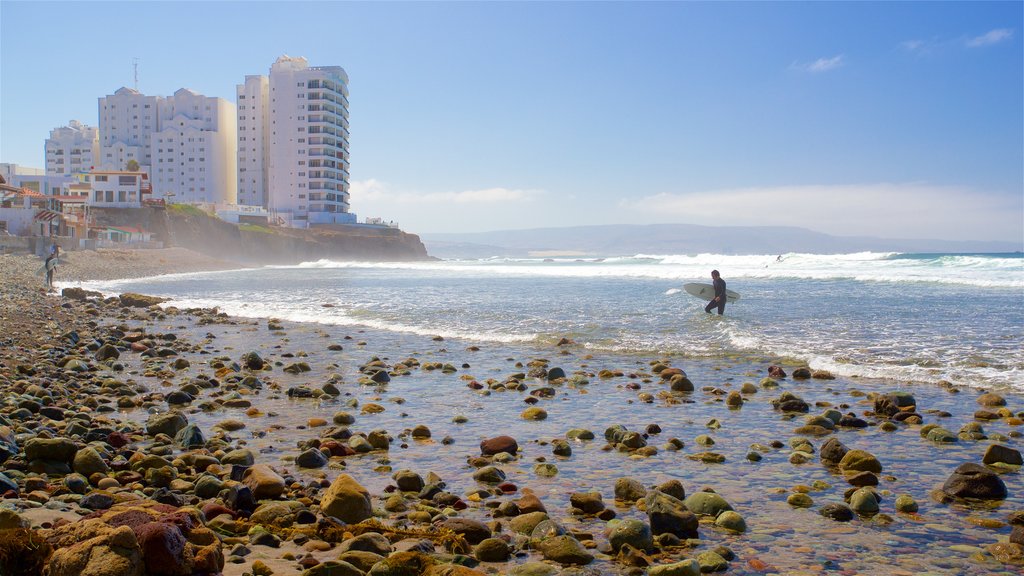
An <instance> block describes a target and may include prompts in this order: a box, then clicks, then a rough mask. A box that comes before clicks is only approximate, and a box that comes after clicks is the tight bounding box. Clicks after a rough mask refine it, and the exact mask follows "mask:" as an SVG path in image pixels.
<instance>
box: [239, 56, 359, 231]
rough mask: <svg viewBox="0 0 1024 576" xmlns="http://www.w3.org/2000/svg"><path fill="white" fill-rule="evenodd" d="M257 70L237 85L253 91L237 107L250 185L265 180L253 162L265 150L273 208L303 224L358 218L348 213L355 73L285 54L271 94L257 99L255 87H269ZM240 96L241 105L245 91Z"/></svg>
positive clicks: (272, 71) (277, 67) (273, 71)
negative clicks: (351, 95)
mask: <svg viewBox="0 0 1024 576" xmlns="http://www.w3.org/2000/svg"><path fill="white" fill-rule="evenodd" d="M257 78H259V77H253V76H249V77H247V78H246V83H245V84H243V85H239V86H238V95H239V96H240V97H241V96H243V95H244V96H245V97H246V98H245V99H244V100H245V104H244V105H245V106H246V108H245V110H242V109H241V108H240V109H239V111H238V115H239V122H238V126H239V131H238V137H239V138H246V140H240V141H239V142H238V144H239V162H238V165H239V178H240V179H241V180H245V179H246V178H248V185H249V186H253V180H255V181H257V182H259V178H260V177H257V176H255V175H254V174H250V167H252V168H256V167H257V166H258V165H259V162H256V163H254V162H252V156H253V155H254V154H261V155H262V171H261V176H262V173H263V172H265V174H266V188H265V190H266V207H267V208H268V209H269V210H270V211H271V212H272V213H273V214H275V215H278V216H281V217H283V218H285V219H286V220H288V221H289V222H290V223H291V225H293V226H297V227H305V226H308V225H310V224H333V223H351V222H355V215H354V214H351V213H349V172H348V169H349V152H348V150H349V141H348V135H349V127H348V74H346V73H345V70H344V69H342V68H341V67H340V66H310V65H309V63H308V61H307V60H306V59H305V58H301V57H300V58H292V57H289V56H281V57H280V58H278V59H277V61H276V62H274V64H273V65H272V66H271V67H270V77H269V78H268V79H267V83H266V86H267V88H266V89H267V92H266V93H265V94H266V97H257V98H254V99H253V100H252V101H250V94H260V95H262V94H264V92H262V90H263V84H262V80H257ZM260 101H262V102H260ZM238 102H239V106H240V107H241V106H242V102H243V99H242V98H239V101H238ZM264 107H265V108H266V115H265V116H264V112H263V108H264ZM243 117H245V119H244V120H243ZM260 122H262V123H263V126H264V128H263V129H262V130H261V129H260V128H259V123H260ZM268 123H269V124H268ZM243 127H244V128H245V129H244V130H243V129H242V128H243ZM257 143H259V144H260V145H259V146H257V145H256V144H257ZM264 143H265V145H264ZM243 144H247V145H248V146H243ZM243 150H244V151H243ZM254 150H256V151H255V152H254ZM242 168H245V172H242V171H241V169H242ZM244 190H245V192H243V194H244V195H243V199H248V198H249V197H250V195H249V191H248V189H244ZM252 190H253V191H254V192H253V193H252V195H251V196H252V197H256V196H258V193H256V192H255V191H256V188H255V187H253V188H252Z"/></svg>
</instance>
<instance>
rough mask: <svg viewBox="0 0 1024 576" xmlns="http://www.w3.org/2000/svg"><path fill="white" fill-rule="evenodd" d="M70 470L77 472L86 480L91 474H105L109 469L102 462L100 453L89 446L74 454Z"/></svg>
mask: <svg viewBox="0 0 1024 576" xmlns="http://www.w3.org/2000/svg"><path fill="white" fill-rule="evenodd" d="M72 468H73V469H74V471H75V472H78V473H79V474H81V475H82V476H85V477H86V478H88V477H90V476H92V475H93V474H97V473H99V474H106V473H107V472H109V471H110V467H109V466H107V463H106V462H104V461H103V458H102V457H101V456H100V453H99V452H97V451H96V449H95V448H93V447H91V446H86V447H85V448H82V449H81V450H79V451H78V452H77V453H75V458H74V463H73V464H72Z"/></svg>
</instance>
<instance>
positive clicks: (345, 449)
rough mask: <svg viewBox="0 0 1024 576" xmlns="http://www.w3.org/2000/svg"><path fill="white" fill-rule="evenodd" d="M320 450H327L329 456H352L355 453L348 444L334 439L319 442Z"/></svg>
mask: <svg viewBox="0 0 1024 576" xmlns="http://www.w3.org/2000/svg"><path fill="white" fill-rule="evenodd" d="M320 450H327V451H328V452H329V453H330V455H331V456H353V455H355V453H356V451H355V450H353V449H352V448H351V447H349V446H348V445H346V444H342V443H341V442H338V441H336V440H324V441H323V442H321V443H320Z"/></svg>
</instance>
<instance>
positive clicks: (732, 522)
mask: <svg viewBox="0 0 1024 576" xmlns="http://www.w3.org/2000/svg"><path fill="white" fill-rule="evenodd" d="M715 526H718V527H719V528H725V529H726V530H732V531H733V532H746V531H747V522H746V521H745V520H744V519H743V516H740V514H739V513H737V512H734V511H732V510H726V511H725V512H722V513H721V514H719V515H718V518H715Z"/></svg>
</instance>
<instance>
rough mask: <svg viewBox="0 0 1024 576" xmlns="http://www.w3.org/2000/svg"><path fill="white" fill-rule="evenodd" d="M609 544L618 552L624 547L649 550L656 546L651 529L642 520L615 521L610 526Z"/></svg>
mask: <svg viewBox="0 0 1024 576" xmlns="http://www.w3.org/2000/svg"><path fill="white" fill-rule="evenodd" d="M608 543H609V544H611V547H612V550H614V551H615V552H618V551H619V550H620V549H622V547H623V546H626V545H628V546H632V547H633V548H636V549H637V550H649V549H651V548H652V547H653V546H654V539H653V537H652V535H651V528H650V527H649V526H648V525H647V523H645V522H641V521H640V520H633V519H628V520H613V521H612V522H611V523H610V524H609V525H608Z"/></svg>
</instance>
